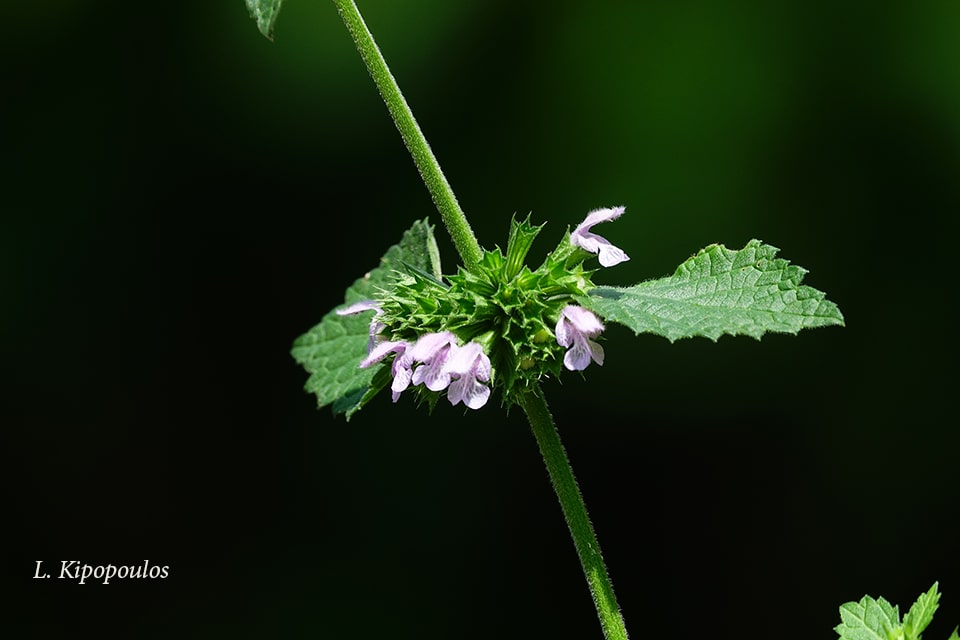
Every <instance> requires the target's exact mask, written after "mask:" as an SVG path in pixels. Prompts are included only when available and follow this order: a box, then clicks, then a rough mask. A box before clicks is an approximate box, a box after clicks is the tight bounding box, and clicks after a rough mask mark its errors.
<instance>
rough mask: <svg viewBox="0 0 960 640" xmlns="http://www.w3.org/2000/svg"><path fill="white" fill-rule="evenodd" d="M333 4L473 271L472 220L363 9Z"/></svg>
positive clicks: (344, 0)
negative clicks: (454, 190) (424, 132)
mask: <svg viewBox="0 0 960 640" xmlns="http://www.w3.org/2000/svg"><path fill="white" fill-rule="evenodd" d="M333 3H334V4H335V5H337V10H338V11H339V12H340V17H341V18H342V19H343V23H344V24H345V25H347V29H348V30H349V31H350V35H351V36H352V37H353V42H354V44H356V45H357V51H359V52H360V57H361V58H363V62H364V63H365V64H366V65H367V70H368V71H369V72H370V76H371V77H372V78H373V81H374V82H375V83H376V84H377V89H379V90H380V96H381V97H382V98H383V101H384V102H385V103H386V104H387V109H388V110H389V111H390V116H391V117H392V118H393V122H394V124H396V125H397V129H399V130H400V135H401V136H402V137H403V142H404V144H406V145H407V150H409V151H410V155H411V156H413V162H414V163H415V164H416V165H417V170H419V171H420V176H421V177H422V178H423V182H424V184H426V185H427V190H428V191H429V192H430V196H431V197H432V198H433V203H434V205H436V207H437V210H438V211H439V212H440V216H441V217H442V218H443V222H444V224H445V225H446V226H447V231H449V232H450V237H451V238H453V244H454V245H455V246H456V247H457V251H458V252H459V253H460V258H461V259H462V260H463V264H464V266H465V267H466V268H467V269H469V270H474V269H475V268H476V267H477V266H478V265H479V263H480V260H481V259H482V258H483V251H482V249H481V248H480V243H479V242H477V237H476V236H475V235H474V234H473V230H472V229H471V228H470V223H469V222H467V217H466V216H465V215H464V213H463V209H461V208H460V204H459V203H458V202H457V197H456V196H455V195H454V194H453V189H451V188H450V183H449V182H447V179H446V177H445V176H444V175H443V171H442V170H441V169H440V164H439V163H438V162H437V158H436V156H434V155H433V151H432V150H431V149H430V145H429V144H428V143H427V139H426V138H425V137H424V135H423V132H422V131H421V130H420V125H418V124H417V121H416V119H415V118H414V117H413V112H412V111H411V110H410V106H409V105H408V104H407V101H406V100H405V99H404V97H403V93H401V92H400V87H399V86H398V85H397V81H396V80H395V79H394V77H393V74H392V73H390V68H389V67H387V61H386V60H384V59H383V55H382V54H381V53H380V49H379V48H378V47H377V43H376V42H375V41H374V39H373V34H372V33H370V30H369V29H368V28H367V25H366V23H364V21H363V16H361V15H360V10H359V9H357V5H356V4H355V3H354V2H353V0H333Z"/></svg>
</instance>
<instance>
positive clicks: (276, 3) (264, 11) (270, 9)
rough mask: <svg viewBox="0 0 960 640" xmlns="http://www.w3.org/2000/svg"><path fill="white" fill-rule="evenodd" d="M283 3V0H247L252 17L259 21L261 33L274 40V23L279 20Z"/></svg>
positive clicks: (258, 26)
mask: <svg viewBox="0 0 960 640" xmlns="http://www.w3.org/2000/svg"><path fill="white" fill-rule="evenodd" d="M281 4H283V0H247V9H248V10H249V11H250V17H251V18H253V19H254V20H256V21H257V28H258V29H260V33H262V34H263V35H265V36H266V37H267V38H268V39H270V40H273V24H274V22H276V21H277V14H279V13H280V5H281Z"/></svg>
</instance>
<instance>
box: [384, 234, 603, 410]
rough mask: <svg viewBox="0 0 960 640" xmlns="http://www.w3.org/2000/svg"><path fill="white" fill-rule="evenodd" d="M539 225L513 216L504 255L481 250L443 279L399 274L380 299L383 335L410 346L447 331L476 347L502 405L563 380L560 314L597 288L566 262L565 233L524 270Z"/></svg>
mask: <svg viewBox="0 0 960 640" xmlns="http://www.w3.org/2000/svg"><path fill="white" fill-rule="evenodd" d="M541 228H542V225H540V226H534V225H531V224H530V217H529V216H527V218H526V219H524V220H522V221H520V222H518V221H517V220H516V219H515V218H514V219H513V220H512V221H511V225H510V236H509V240H508V242H507V251H506V254H504V253H503V252H502V251H501V250H500V248H499V247H498V248H496V249H495V250H493V251H484V254H483V258H482V260H481V261H480V263H479V265H478V266H477V267H476V268H475V269H473V270H471V271H467V270H465V269H463V268H461V269H460V270H459V271H458V273H457V274H456V275H453V276H449V277H447V278H446V282H444V281H442V280H439V279H437V278H436V277H434V276H432V275H431V274H428V273H426V272H424V271H422V270H418V269H408V270H407V272H406V273H402V274H401V273H398V274H397V276H396V278H397V279H396V281H395V282H394V283H393V286H392V287H390V289H389V291H385V292H384V294H385V297H384V298H383V299H381V300H379V303H380V305H381V308H382V313H381V314H380V316H379V317H378V320H379V321H380V322H381V323H383V325H384V327H385V328H384V329H383V330H382V332H381V334H382V335H384V336H386V337H388V338H389V339H390V340H403V341H407V342H410V343H413V342H415V341H416V340H417V339H418V338H419V337H420V336H423V335H425V334H428V333H439V332H441V331H450V332H452V333H453V334H455V335H456V336H457V338H458V339H459V340H460V341H461V342H462V343H463V344H466V343H468V342H471V341H476V342H479V343H480V344H481V345H482V346H483V349H484V351H485V352H486V354H487V355H488V356H489V358H490V361H491V364H492V366H493V370H494V377H493V379H492V380H493V381H494V382H495V384H496V385H497V386H501V387H502V388H503V398H504V402H505V404H512V403H513V402H514V401H515V394H517V393H519V392H520V391H522V390H523V388H524V387H526V386H528V385H530V384H532V383H534V382H536V381H537V380H539V379H540V378H542V377H543V376H545V375H553V376H555V377H558V376H559V374H560V371H561V370H562V368H563V355H564V352H565V351H566V348H565V347H561V346H560V345H559V344H557V340H556V336H555V335H554V328H555V327H556V324H557V320H558V319H559V317H560V311H561V310H562V309H563V307H565V306H566V305H568V304H571V303H574V304H575V299H576V298H577V297H578V296H583V295H585V294H586V292H587V291H588V290H589V289H591V288H593V283H592V282H591V281H590V273H591V272H588V271H584V269H583V267H582V266H581V265H580V264H573V265H568V263H569V262H570V260H569V258H570V255H569V253H570V252H569V251H564V249H565V248H566V247H565V245H569V240H568V238H567V236H566V235H565V236H564V239H563V241H561V243H560V246H559V247H558V248H557V250H555V251H554V252H552V253H551V254H550V255H548V256H547V258H546V259H545V260H544V262H543V264H541V265H540V266H539V267H538V268H537V269H536V270H535V271H531V270H530V268H529V267H528V266H526V264H525V263H524V261H525V259H526V256H527V253H528V252H529V250H530V247H531V246H532V244H533V241H534V239H535V238H536V237H537V234H538V233H539V232H540V230H541Z"/></svg>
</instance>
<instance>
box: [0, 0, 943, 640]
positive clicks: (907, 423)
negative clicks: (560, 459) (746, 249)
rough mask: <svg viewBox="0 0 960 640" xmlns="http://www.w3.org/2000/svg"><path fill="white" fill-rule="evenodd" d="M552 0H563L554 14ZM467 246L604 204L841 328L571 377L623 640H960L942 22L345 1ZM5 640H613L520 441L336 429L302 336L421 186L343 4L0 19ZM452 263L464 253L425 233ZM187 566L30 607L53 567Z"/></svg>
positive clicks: (550, 231) (700, 343) (379, 416)
mask: <svg viewBox="0 0 960 640" xmlns="http://www.w3.org/2000/svg"><path fill="white" fill-rule="evenodd" d="M548 6H549V8H547V7H548ZM361 9H363V10H364V12H365V15H366V18H367V21H368V23H369V24H370V26H371V28H372V29H373V31H374V33H375V34H376V35H377V37H378V39H379V42H380V45H381V47H382V49H383V50H384V52H385V54H386V56H387V58H388V60H389V61H390V62H391V64H392V67H393V70H394V73H395V74H396V76H397V77H398V80H399V82H400V84H401V86H402V87H403V88H404V90H405V92H406V94H407V97H408V99H409V100H410V102H411V104H412V106H413V108H414V110H415V112H416V114H417V116H418V118H419V120H420V122H421V124H422V126H423V128H424V130H425V132H426V134H427V136H428V138H429V140H430V141H431V144H432V145H433V148H434V150H435V151H436V153H437V155H438V157H439V158H440V161H441V163H442V164H443V166H444V169H445V171H446V172H447V176H448V178H449V179H450V181H451V183H452V184H453V186H454V188H455V189H456V191H457V194H458V196H459V198H460V201H461V203H462V204H463V206H464V208H465V210H466V211H467V213H468V215H469V216H470V219H471V221H472V223H473V225H474V228H475V230H476V231H477V234H478V236H479V238H480V241H481V243H483V244H485V245H487V246H492V245H494V244H497V243H500V244H503V243H504V242H505V240H506V231H507V224H508V220H509V217H510V215H511V214H512V213H514V212H519V213H521V214H525V213H526V212H528V211H532V212H533V217H534V220H535V221H538V222H539V221H549V225H548V227H547V228H546V229H545V231H544V232H543V234H542V236H543V238H544V239H543V241H542V243H538V244H537V245H535V247H534V249H533V252H532V256H533V257H532V260H539V258H540V256H542V254H543V253H544V252H545V251H547V250H549V249H551V248H552V247H553V246H554V244H555V242H556V240H557V238H559V236H560V234H561V233H562V232H563V230H564V228H565V226H566V225H568V224H576V223H577V222H579V220H581V219H582V217H583V215H584V214H585V213H586V212H587V211H588V210H589V209H592V208H595V207H599V206H610V205H615V204H625V205H626V206H627V215H626V216H624V217H623V218H622V219H621V220H620V221H618V222H616V223H615V224H612V225H610V226H608V227H605V228H604V229H603V230H602V233H603V234H604V235H606V236H607V237H609V238H610V239H611V240H613V241H614V242H615V243H616V244H618V245H619V246H621V247H623V248H624V249H626V251H627V252H628V253H629V254H630V255H631V257H632V260H631V261H630V262H629V263H626V264H624V265H620V266H618V267H617V268H616V269H612V270H610V271H604V272H603V273H602V274H600V275H599V276H598V280H600V281H601V282H604V283H609V284H631V283H633V282H636V281H639V280H641V279H645V278H650V277H658V276H662V275H666V274H668V273H670V272H672V270H673V269H674V268H675V267H676V265H677V264H679V263H680V262H681V261H683V260H684V259H686V258H687V257H688V256H690V255H691V254H692V253H694V252H695V251H696V250H698V249H699V248H701V247H703V246H705V245H707V244H710V243H712V242H721V243H724V244H726V245H727V246H729V247H740V246H742V245H743V244H744V243H745V242H746V241H747V240H748V239H749V238H751V237H758V238H761V239H763V240H764V241H766V242H769V243H771V244H774V245H775V246H778V247H780V248H781V250H782V255H783V256H784V257H786V258H788V259H790V260H791V261H793V262H795V263H797V264H800V265H803V266H805V267H807V268H808V269H810V274H809V275H808V277H807V283H808V284H810V285H812V286H814V287H817V288H819V289H821V290H824V291H826V292H828V294H829V296H830V298H831V299H832V300H834V301H836V302H837V303H838V304H839V305H840V308H841V309H842V310H843V312H844V314H845V316H846V320H847V326H846V328H843V329H841V328H829V329H821V330H816V331H809V332H805V333H803V334H801V335H799V336H796V337H791V336H780V335H771V336H767V337H765V338H764V339H763V341H762V342H756V341H753V340H751V339H749V338H738V339H732V338H729V337H725V338H722V339H721V340H720V341H719V342H718V343H716V344H714V343H711V342H709V341H707V340H702V339H696V340H686V341H681V342H678V343H676V344H673V345H671V344H669V343H668V342H667V341H666V340H664V339H662V338H659V337H655V336H640V337H638V338H634V337H633V336H632V335H630V332H628V331H626V330H623V329H622V328H618V327H611V328H610V329H609V330H608V331H607V332H606V333H605V337H606V338H607V342H606V343H605V345H606V348H607V364H606V365H605V366H604V367H603V368H599V367H591V368H590V369H589V370H588V371H587V374H588V375H587V378H588V379H581V378H580V377H578V376H577V375H567V376H566V377H565V378H564V379H563V381H562V385H561V384H558V383H557V382H556V381H551V382H548V383H547V384H546V393H547V395H548V399H549V401H550V404H551V407H552V409H553V411H554V413H555V415H556V417H557V420H558V424H559V428H560V432H561V435H562V436H563V438H564V442H565V444H566V446H567V449H568V453H569V455H570V457H571V459H572V462H573V466H574V469H575V471H576V473H577V474H578V478H579V481H580V484H581V488H582V490H583V493H584V494H585V498H586V501H587V505H588V507H589V508H590V512H591V516H592V518H593V521H594V524H595V526H596V529H597V531H598V535H599V538H600V541H601V544H602V545H603V550H604V554H605V557H606V559H607V562H608V566H609V568H610V572H611V574H612V577H613V579H614V584H615V586H616V588H617V594H618V597H619V600H620V605H621V607H622V609H623V611H624V615H625V618H626V621H627V624H628V628H629V629H631V630H632V634H633V635H634V636H636V637H667V636H669V637H671V638H703V637H708V636H709V637H722V638H735V637H742V636H744V635H760V636H765V637H777V638H831V637H834V633H833V632H832V631H831V628H832V627H833V626H834V625H835V624H837V623H838V622H839V617H838V614H837V607H838V606H839V605H840V604H841V603H843V602H846V601H849V600H854V599H859V597H860V596H862V595H863V594H864V593H870V594H872V595H874V596H878V595H884V596H886V597H887V598H889V599H890V600H892V601H893V602H896V603H900V605H901V607H902V608H903V609H904V610H905V609H906V607H907V606H908V605H909V604H910V603H911V602H912V601H913V600H914V598H915V597H916V596H917V595H918V594H919V593H920V592H921V591H923V590H926V589H927V588H928V587H929V586H930V585H931V584H932V583H933V581H934V580H940V583H941V590H942V591H943V592H944V593H945V596H944V599H943V601H942V607H941V610H940V612H939V614H938V616H937V619H936V620H935V622H934V624H933V626H932V627H931V628H930V629H929V631H928V633H927V634H926V637H928V638H931V639H936V638H946V636H947V635H948V633H949V632H950V630H952V629H953V627H954V626H955V625H956V624H957V623H958V622H960V553H958V548H957V525H958V517H957V513H958V508H957V503H958V496H960V490H958V487H957V483H956V478H957V451H958V444H960V442H958V440H960V439H958V429H957V426H956V422H957V421H956V417H955V415H956V411H955V406H956V397H955V393H956V385H955V377H954V376H955V371H954V363H955V354H956V337H955V335H956V331H955V329H954V326H953V325H954V319H955V317H956V316H955V315H954V311H953V310H954V307H955V304H954V303H955V299H954V298H955V291H954V287H953V286H952V284H951V281H952V279H953V276H952V273H951V272H952V270H953V269H955V267H956V261H955V259H954V257H953V254H954V252H955V239H954V237H953V236H952V234H951V231H952V229H953V228H954V224H952V223H953V222H954V218H955V216H956V215H957V213H958V205H960V180H958V171H960V38H958V37H957V29H958V25H960V5H958V4H956V3H937V2H910V3H889V4H882V5H874V4H873V3H870V4H867V3H861V4H860V5H858V4H856V3H853V4H851V3H816V2H814V3H808V2H792V3H779V4H776V6H774V7H771V6H766V7H762V8H758V7H757V6H756V5H755V4H754V3H747V2H726V3H710V2H685V3H676V2H652V3H650V2H636V3H625V2H615V1H612V0H610V1H602V2H601V1H595V2H572V1H571V2H553V3H540V2H517V1H510V2H507V1H492V0H484V1H457V2H449V1H448V0H430V1H427V0H419V1H417V2H394V1H387V0H380V1H373V0H370V1H367V2H362V3H361ZM0 17H2V20H3V25H4V27H3V29H4V34H3V37H2V38H0V59H2V61H3V62H2V67H0V68H2V87H3V88H2V95H3V102H2V105H3V106H2V108H3V113H2V116H3V125H2V131H3V134H2V144H0V154H2V166H0V171H2V173H0V181H2V189H3V192H2V193H3V200H2V217H0V220H2V232H0V295H2V301H3V302H2V304H3V312H2V314H0V340H2V341H0V349H2V350H0V362H2V363H3V371H4V376H5V380H4V381H3V387H2V388H3V391H2V408H3V412H2V417H0V419H2V423H3V424H2V429H0V432H2V438H3V458H2V460H0V466H2V468H3V469H4V471H5V476H6V477H5V478H3V480H4V489H5V491H4V507H5V513H4V519H3V529H4V533H5V534H6V538H7V542H6V544H5V553H4V555H3V560H4V566H3V569H4V579H5V583H4V609H5V613H4V614H3V617H2V622H0V625H2V626H3V627H12V629H11V632H12V634H11V635H9V637H18V638H19V637H67V635H68V634H71V633H79V632H82V631H90V630H93V631H97V632H100V633H102V634H104V635H109V634H110V633H111V632H112V631H113V630H119V631H120V632H124V633H125V634H126V637H137V638H154V637H156V638H171V637H178V638H192V637H197V638H200V637H203V638H209V637H221V636H223V637H230V638H246V637H250V638H261V637H266V636H269V637H291V638H299V637H304V638H306V637H310V638H317V637H320V638H328V637H329V638H342V637H356V638H367V637H371V638H372V637H397V638H418V639H421V638H453V637H456V638H488V637H508V638H513V637H560V638H568V637H569V638H574V637H576V638H590V637H595V638H599V637H600V630H599V628H598V625H597V622H596V617H595V613H594V611H593V608H592V606H591V603H590V599H589V595H588V592H587V589H586V585H585V583H584V580H583V576H582V574H581V572H580V569H579V566H578V563H577V559H576V556H575V554H574V551H573V546H572V543H571V541H570V539H569V536H568V534H567V532H566V529H565V525H564V522H563V519H562V516H561V514H560V510H559V508H558V505H557V503H556V499H555V497H554V495H553V493H552V491H551V489H550V486H549V484H548V480H547V477H546V473H545V471H544V469H543V465H542V462H541V460H540V458H539V454H538V452H537V450H536V446H535V443H534V440H533V438H532V436H531V435H530V433H529V429H528V428H527V426H526V423H525V421H524V419H523V416H522V414H521V413H520V412H518V411H515V412H512V413H511V414H510V415H509V416H507V417H505V415H504V413H503V412H502V411H501V410H499V409H498V408H497V407H496V406H495V403H491V405H490V406H488V407H486V408H484V409H483V410H481V411H477V412H470V413H468V414H467V415H464V412H463V410H462V408H460V407H457V408H451V407H449V406H448V405H446V404H443V403H442V404H441V405H440V406H439V407H438V409H437V411H436V412H435V413H434V415H433V416H432V417H428V416H427V415H426V413H425V412H418V411H417V410H415V408H414V407H413V403H412V402H410V400H409V399H408V398H404V399H402V400H401V401H400V402H399V403H398V404H396V405H391V404H390V402H389V399H388V397H387V396H386V395H385V396H383V397H380V398H378V399H377V400H376V401H375V402H374V403H372V404H371V405H370V406H369V407H368V408H367V409H365V410H364V411H362V412H361V413H359V414H358V415H357V416H356V417H355V419H354V420H352V421H351V422H350V423H349V424H347V423H345V422H344V421H343V420H342V419H339V418H338V419H334V418H333V417H332V416H331V413H330V411H329V410H328V409H321V410H319V411H318V410H316V409H315V406H314V401H313V399H312V398H311V397H309V396H307V395H306V394H305V393H304V392H303V391H302V385H303V383H304V381H305V380H306V374H305V373H304V372H303V371H302V370H301V369H300V368H299V367H298V366H297V365H296V364H295V363H294V362H293V360H292V359H291V358H290V357H289V355H288V350H289V347H290V344H291V342H292V340H293V339H294V338H295V337H296V336H297V335H299V334H300V333H303V332H304V331H306V330H307V329H308V328H309V327H310V326H311V325H313V324H314V323H315V322H317V321H319V319H320V317H321V316H322V315H323V314H324V313H326V312H327V311H328V310H329V309H330V308H332V307H333V306H335V305H338V304H339V303H340V302H341V301H342V294H343V290H344V288H345V287H346V286H347V285H349V284H350V282H352V280H353V279H354V278H356V277H358V276H359V275H361V274H362V273H363V272H364V271H366V270H368V269H369V268H371V267H373V266H375V265H376V264H377V260H378V259H379V256H380V255H381V254H382V252H383V251H384V249H385V248H386V247H387V246H389V245H390V244H392V243H394V242H396V241H397V240H398V239H399V237H400V235H401V234H402V232H403V230H404V229H406V228H407V227H409V225H410V223H411V222H412V221H413V220H414V219H415V218H420V217H423V216H426V215H432V216H433V219H434V220H437V216H436V215H435V214H434V213H433V211H432V205H431V202H430V200H429V197H428V195H427V193H426V190H425V189H424V188H423V186H422V184H421V183H420V181H419V178H418V176H417V173H416V171H415V169H414V167H413V165H412V163H411V161H410V160H409V158H408V156H407V154H406V151H405V149H404V148H403V146H402V144H401V142H400V139H399V136H398V135H397V133H396V131H395V130H394V129H393V126H392V124H391V122H390V120H389V118H388V116H387V114H386V110H385V108H384V107H383V105H382V103H381V102H380V101H379V99H378V97H377V94H376V91H375V89H374V87H373V84H372V82H371V81H370V80H369V78H368V77H367V75H366V73H365V71H364V69H363V67H362V63H361V62H360V59H359V57H358V56H357V55H356V53H355V52H354V51H353V48H352V44H351V43H350V40H349V38H348V36H347V33H346V30H345V29H344V28H343V26H342V24H341V23H340V22H339V20H338V17H337V14H336V11H335V10H334V8H333V6H332V4H330V3H325V2H307V1H300V0H289V1H288V2H287V6H286V7H285V8H284V12H283V13H282V14H281V16H280V18H279V20H278V23H277V37H276V42H275V43H273V44H271V43H270V42H268V41H267V40H266V39H264V38H262V37H261V36H260V35H259V34H258V33H257V32H256V29H255V26H254V24H253V23H252V22H251V21H250V20H249V19H248V17H247V15H246V10H245V8H244V6H243V3H242V2H241V1H240V0H230V1H226V0H222V1H218V2H181V3H137V2H99V3H80V2H76V1H72V0H48V1H45V2H33V3H23V2H20V3H13V2H7V3H4V4H3V8H2V9H0ZM439 236H440V240H441V251H442V252H443V254H444V260H445V262H444V266H445V269H446V270H447V271H448V272H449V271H451V270H452V269H453V268H454V266H455V263H456V260H455V253H454V251H453V249H452V246H451V244H450V243H449V241H447V239H446V237H445V235H444V234H443V231H442V229H440V230H439ZM64 559H76V560H80V561H82V562H86V563H89V564H100V563H104V564H106V563H112V564H123V563H140V562H142V561H143V560H144V559H149V560H150V561H151V562H152V563H155V564H163V565H169V567H170V576H169V578H168V579H166V580H163V581H159V580H158V581H152V582H147V581H144V582H121V581H115V582H114V583H111V584H110V585H107V586H104V585H99V584H88V585H84V586H80V585H77V584H75V583H71V582H68V581H66V580H62V581H61V580H53V579H51V580H47V581H41V580H31V579H30V577H31V576H32V575H33V571H34V563H35V561H36V560H45V561H46V564H47V567H48V569H53V568H54V565H59V561H60V560H64Z"/></svg>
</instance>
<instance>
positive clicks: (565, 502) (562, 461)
mask: <svg viewBox="0 0 960 640" xmlns="http://www.w3.org/2000/svg"><path fill="white" fill-rule="evenodd" d="M519 399H520V406H521V407H522V408H523V410H524V412H525V413H526V414H527V419H528V420H529V421H530V428H531V429H532V430H533V435H534V437H535V438H536V439H537V445H538V446H539V447H540V454H541V455H542V456H543V461H544V462H545V463H546V465H547V473H549V474H550V482H551V483H553V490H554V491H556V493H557V497H558V498H560V507H561V509H563V516H564V518H566V520H567V526H568V527H569V528H570V535H572V536H573V545H574V547H576V549H577V555H578V556H580V564H581V565H582V566H583V573H584V574H585V575H586V577H587V584H588V585H589V586H590V594H591V595H592V596H593V604H594V606H595V607H596V608H597V615H598V616H599V617H600V626H602V627H603V635H604V637H605V638H607V640H626V639H627V628H626V626H625V624H624V622H623V616H622V615H621V614H620V607H619V606H618V605H617V598H616V596H615V595H614V593H613V583H612V582H610V576H609V575H607V568H606V566H605V565H604V564H603V557H602V556H601V554H600V545H599V543H597V535H596V533H594V531H593V525H592V524H590V518H589V516H588V515H587V507H586V505H585V504H584V502H583V496H582V495H580V489H579V487H577V480H576V478H574V477H573V469H572V468H571V466H570V461H569V460H568V459H567V454H566V451H564V449H563V444H562V443H561V442H560V434H559V433H557V428H556V426H555V425H554V423H553V417H552V416H551V415H550V409H549V408H548V407H547V402H546V400H545V399H544V397H543V394H542V392H541V391H540V389H539V388H535V389H533V390H529V391H525V392H523V393H521V394H520V397H519Z"/></svg>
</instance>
